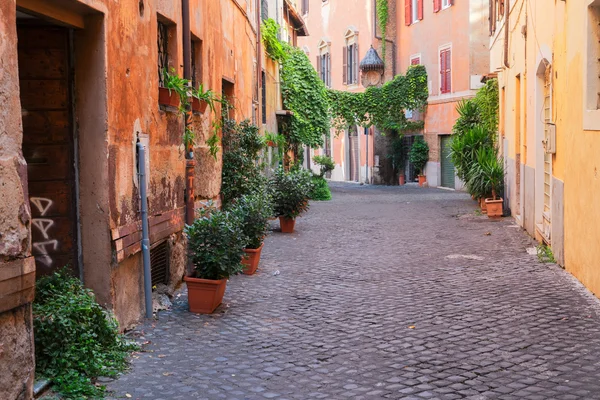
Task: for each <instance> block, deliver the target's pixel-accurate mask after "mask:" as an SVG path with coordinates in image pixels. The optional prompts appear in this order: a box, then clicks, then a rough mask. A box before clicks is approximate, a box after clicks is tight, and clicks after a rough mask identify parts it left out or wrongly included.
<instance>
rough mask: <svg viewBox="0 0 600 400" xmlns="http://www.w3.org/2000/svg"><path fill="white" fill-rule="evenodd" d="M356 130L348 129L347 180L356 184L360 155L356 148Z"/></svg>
mask: <svg viewBox="0 0 600 400" xmlns="http://www.w3.org/2000/svg"><path fill="white" fill-rule="evenodd" d="M358 138H359V136H358V129H356V126H351V127H350V128H349V129H348V180H349V181H352V182H358V180H359V178H360V153H359V148H358Z"/></svg>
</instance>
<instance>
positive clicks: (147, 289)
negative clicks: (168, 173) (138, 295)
mask: <svg viewBox="0 0 600 400" xmlns="http://www.w3.org/2000/svg"><path fill="white" fill-rule="evenodd" d="M137 149H138V178H139V182H140V200H141V216H142V260H143V264H144V300H145V303H146V318H152V276H151V272H150V233H149V229H148V194H147V187H146V173H147V172H146V148H145V147H144V145H143V144H142V143H140V142H138V144H137Z"/></svg>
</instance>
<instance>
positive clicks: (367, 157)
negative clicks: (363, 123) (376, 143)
mask: <svg viewBox="0 0 600 400" xmlns="http://www.w3.org/2000/svg"><path fill="white" fill-rule="evenodd" d="M370 129H371V128H365V141H366V142H367V146H366V147H367V148H366V155H365V159H366V160H367V169H366V175H367V176H366V181H367V182H366V183H367V184H369V130H370Z"/></svg>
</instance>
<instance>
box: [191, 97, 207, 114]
mask: <svg viewBox="0 0 600 400" xmlns="http://www.w3.org/2000/svg"><path fill="white" fill-rule="evenodd" d="M206 107H208V103H207V102H206V101H204V100H198V99H197V98H195V97H194V98H192V111H196V112H199V113H201V114H204V111H206Z"/></svg>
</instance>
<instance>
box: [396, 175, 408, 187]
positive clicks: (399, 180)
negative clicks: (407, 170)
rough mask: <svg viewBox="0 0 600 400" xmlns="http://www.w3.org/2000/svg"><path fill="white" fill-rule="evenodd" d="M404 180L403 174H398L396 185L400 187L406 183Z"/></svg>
mask: <svg viewBox="0 0 600 400" xmlns="http://www.w3.org/2000/svg"><path fill="white" fill-rule="evenodd" d="M404 179H405V178H404V174H400V175H399V176H398V185H400V186H402V185H404V184H405V183H406V182H405V180H404Z"/></svg>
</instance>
